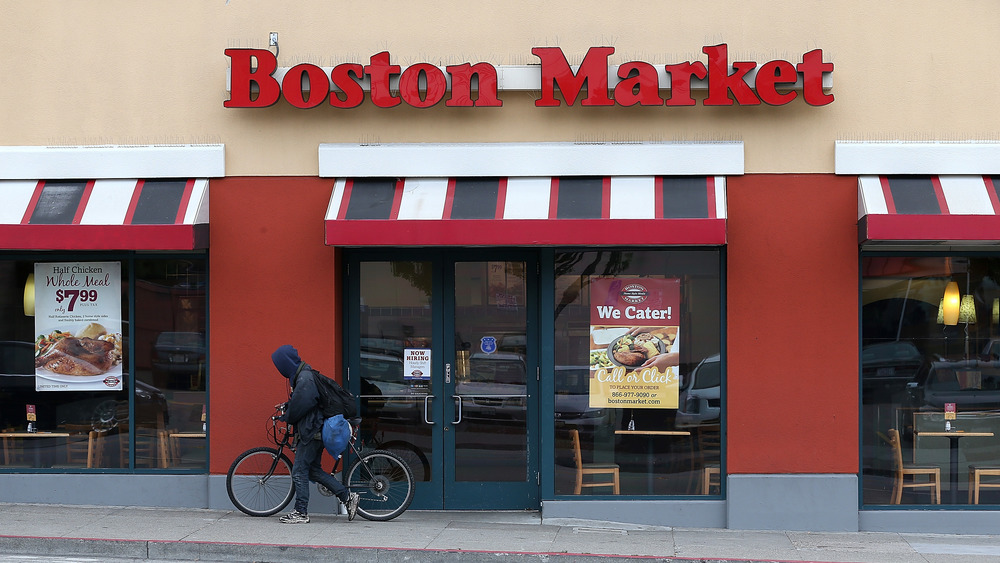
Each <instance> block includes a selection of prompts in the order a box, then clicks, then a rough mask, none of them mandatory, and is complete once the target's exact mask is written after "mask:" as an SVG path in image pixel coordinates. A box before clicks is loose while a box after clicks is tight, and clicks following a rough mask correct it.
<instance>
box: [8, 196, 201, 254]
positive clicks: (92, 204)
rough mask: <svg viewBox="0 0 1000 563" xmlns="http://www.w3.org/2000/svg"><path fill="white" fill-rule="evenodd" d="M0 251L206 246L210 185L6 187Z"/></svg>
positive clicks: (163, 248)
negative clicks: (1, 249) (0, 249)
mask: <svg viewBox="0 0 1000 563" xmlns="http://www.w3.org/2000/svg"><path fill="white" fill-rule="evenodd" d="M0 200H2V201H3V206H2V208H0V248H3V249H25V250H28V249H32V250H35V249H54V250H60V249H66V250H193V249H197V248H207V246H208V180H207V179H169V180H168V179H156V180H119V179H115V180H72V181H67V180H2V181H0Z"/></svg>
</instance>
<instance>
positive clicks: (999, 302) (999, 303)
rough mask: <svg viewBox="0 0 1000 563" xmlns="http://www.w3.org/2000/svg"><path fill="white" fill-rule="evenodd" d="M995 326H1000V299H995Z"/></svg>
mask: <svg viewBox="0 0 1000 563" xmlns="http://www.w3.org/2000/svg"><path fill="white" fill-rule="evenodd" d="M993 324H995V325H996V324H1000V298H994V299H993Z"/></svg>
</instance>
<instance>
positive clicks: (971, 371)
mask: <svg viewBox="0 0 1000 563" xmlns="http://www.w3.org/2000/svg"><path fill="white" fill-rule="evenodd" d="M906 390H907V400H908V401H909V402H910V405H909V406H910V407H911V408H915V409H921V410H938V411H940V410H943V409H944V405H945V403H955V404H956V405H957V406H958V409H959V410H960V411H968V410H992V409H1000V362H995V361H989V362H987V361H982V360H960V361H950V362H949V361H941V362H930V363H928V364H927V365H925V366H924V368H923V369H922V370H921V371H920V373H919V374H918V375H917V376H916V378H915V380H914V381H912V382H910V383H908V384H907V386H906Z"/></svg>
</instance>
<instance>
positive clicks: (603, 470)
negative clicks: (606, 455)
mask: <svg viewBox="0 0 1000 563" xmlns="http://www.w3.org/2000/svg"><path fill="white" fill-rule="evenodd" d="M569 433H570V436H571V437H572V438H573V461H574V463H575V464H576V488H575V489H574V491H573V494H575V495H578V494H580V493H581V492H582V491H583V489H584V488H593V487H612V490H613V491H614V494H616V495H617V494H619V493H620V492H621V487H620V484H619V480H618V476H619V473H618V465H617V464H614V463H583V454H582V453H581V451H580V431H579V430H577V429H575V428H574V429H572V430H570V431H569ZM584 475H591V476H595V475H596V476H600V475H606V476H610V478H611V481H587V482H584V480H583V477H584Z"/></svg>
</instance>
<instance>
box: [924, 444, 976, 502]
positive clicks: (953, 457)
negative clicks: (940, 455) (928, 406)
mask: <svg viewBox="0 0 1000 563" xmlns="http://www.w3.org/2000/svg"><path fill="white" fill-rule="evenodd" d="M993 435H994V434H993V432H967V431H965V430H945V431H927V430H920V431H918V432H917V436H918V437H921V438H948V440H949V444H948V466H949V471H950V474H949V476H948V477H949V479H948V485H949V489H950V490H949V491H948V497H949V500H950V504H958V441H959V440H960V439H962V438H990V437H993Z"/></svg>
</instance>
